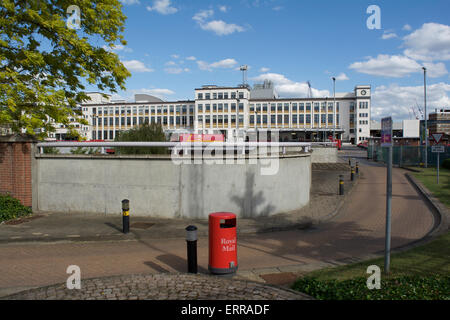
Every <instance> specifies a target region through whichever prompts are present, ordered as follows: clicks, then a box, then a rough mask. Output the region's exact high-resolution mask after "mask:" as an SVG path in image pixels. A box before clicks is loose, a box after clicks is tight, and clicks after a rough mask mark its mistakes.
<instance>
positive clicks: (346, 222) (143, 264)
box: [0, 161, 434, 296]
mask: <svg viewBox="0 0 450 320" xmlns="http://www.w3.org/2000/svg"><path fill="white" fill-rule="evenodd" d="M360 171H361V172H362V176H361V178H360V181H359V182H358V184H357V185H356V187H355V188H356V189H355V190H353V191H352V194H351V197H350V198H348V199H347V200H346V202H345V204H344V205H343V207H342V208H341V209H340V212H339V214H338V215H337V216H335V217H334V218H333V219H331V220H329V221H327V222H325V223H323V224H321V225H319V226H316V227H314V228H312V229H309V230H296V231H283V232H270V233H264V234H256V235H243V236H241V237H239V239H238V263H239V272H238V274H239V273H243V274H244V273H245V272H248V271H251V270H253V269H258V270H263V269H264V268H267V272H266V273H271V270H273V269H274V268H278V272H279V270H289V268H295V267H297V266H305V269H308V268H307V267H308V266H309V265H314V264H316V265H317V263H319V264H320V263H323V262H332V261H345V260H346V259H351V258H354V257H360V256H365V255H367V254H372V253H379V252H381V251H383V250H384V232H385V210H386V209H385V206H386V203H385V196H386V191H385V190H386V169H385V168H384V167H382V166H378V165H371V164H370V163H368V162H366V161H361V162H360ZM404 173H405V171H404V170H403V169H397V168H394V169H393V200H392V248H396V247H400V246H403V245H406V244H408V243H410V242H412V241H415V240H418V239H420V238H422V237H424V236H425V235H426V234H427V233H428V232H429V231H430V230H431V229H432V227H433V224H434V219H433V215H432V212H431V210H430V209H429V208H428V206H427V205H426V204H425V201H424V200H423V199H422V197H421V196H420V195H419V194H418V192H417V191H416V190H415V188H414V187H413V186H412V185H411V184H410V183H409V182H408V180H407V179H406V177H405V176H404ZM198 264H199V272H200V273H208V270H207V268H208V239H207V238H200V239H199V241H198ZM69 265H78V266H79V267H80V268H81V277H82V279H83V278H84V279H87V278H93V277H104V276H113V275H126V274H144V273H169V272H186V243H185V241H184V239H145V240H144V239H142V240H137V241H136V240H132V241H110V242H67V243H40V244H36V243H23V244H7V245H1V246H0V270H2V272H1V273H0V296H1V295H2V292H3V294H6V293H13V292H17V291H19V289H27V288H30V287H37V286H45V285H50V284H56V283H64V282H65V281H66V279H67V277H68V276H69V275H68V274H66V269H67V267H68V266H69ZM283 268H284V269H283Z"/></svg>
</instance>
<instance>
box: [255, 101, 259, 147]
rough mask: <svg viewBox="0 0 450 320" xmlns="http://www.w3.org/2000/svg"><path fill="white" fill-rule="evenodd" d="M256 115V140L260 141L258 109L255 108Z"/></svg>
mask: <svg viewBox="0 0 450 320" xmlns="http://www.w3.org/2000/svg"><path fill="white" fill-rule="evenodd" d="M255 108H256V107H255ZM255 115H256V116H255V130H256V142H259V137H258V110H256V109H255Z"/></svg>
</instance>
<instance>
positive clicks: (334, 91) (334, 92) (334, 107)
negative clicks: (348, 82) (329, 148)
mask: <svg viewBox="0 0 450 320" xmlns="http://www.w3.org/2000/svg"><path fill="white" fill-rule="evenodd" d="M332 79H333V141H334V139H335V138H336V137H335V135H336V78H335V77H333V78H332Z"/></svg>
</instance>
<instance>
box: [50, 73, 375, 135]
mask: <svg viewBox="0 0 450 320" xmlns="http://www.w3.org/2000/svg"><path fill="white" fill-rule="evenodd" d="M88 95H89V96H90V97H91V101H89V102H87V103H84V104H82V105H81V106H80V108H81V110H82V113H83V118H85V119H86V120H87V121H88V123H89V125H88V126H84V125H79V127H78V128H77V130H78V131H79V132H80V134H81V135H82V136H83V137H84V138H86V139H87V140H106V141H108V140H114V138H115V136H116V135H117V133H118V132H120V131H124V130H128V129H130V128H133V127H135V126H138V125H140V124H143V123H151V122H156V123H160V124H161V125H162V126H163V129H164V130H165V131H166V132H167V133H172V134H174V135H173V136H172V137H175V139H176V136H177V134H180V133H198V134H201V133H204V134H224V135H225V138H226V140H227V141H243V140H245V139H250V140H254V139H256V134H259V136H260V137H261V136H262V135H261V133H262V132H267V133H268V134H269V136H270V133H271V132H274V131H276V132H278V133H279V136H280V139H281V140H282V141H311V140H312V141H326V140H327V139H328V137H330V136H331V135H333V133H335V136H336V137H337V138H340V139H342V140H343V141H349V142H352V143H355V144H357V143H360V142H362V141H365V140H367V139H368V138H369V137H370V110H371V99H370V96H371V87H370V86H366V85H358V86H356V87H355V89H354V91H353V92H349V93H336V97H335V100H334V98H333V97H322V98H315V97H312V98H279V97H278V94H277V93H276V91H275V89H274V87H273V85H272V84H271V83H270V82H265V83H264V84H260V85H255V86H254V88H253V89H251V88H250V87H248V86H238V87H220V86H215V85H207V86H203V87H201V88H197V89H195V99H194V100H186V101H169V102H167V101H163V100H161V99H158V98H156V97H153V96H150V95H145V94H138V95H135V101H134V102H126V101H114V100H111V97H110V96H108V97H107V98H104V97H103V95H102V94H101V93H98V92H95V93H89V94H88ZM63 129H64V128H59V129H58V130H57V132H56V133H54V134H53V135H54V136H53V137H52V138H54V139H56V140H63V139H64V131H63ZM249 137H250V138H249Z"/></svg>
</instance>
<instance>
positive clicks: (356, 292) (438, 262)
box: [292, 232, 450, 299]
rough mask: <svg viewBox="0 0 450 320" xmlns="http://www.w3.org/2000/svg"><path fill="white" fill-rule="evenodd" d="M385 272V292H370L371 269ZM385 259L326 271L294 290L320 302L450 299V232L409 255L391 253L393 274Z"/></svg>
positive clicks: (313, 274) (310, 276)
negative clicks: (386, 271) (369, 270)
mask: <svg viewBox="0 0 450 320" xmlns="http://www.w3.org/2000/svg"><path fill="white" fill-rule="evenodd" d="M370 265H377V266H379V267H380V269H381V270H382V275H381V285H382V290H368V289H367V287H366V283H365V281H366V280H367V278H368V277H369V274H367V273H366V271H367V267H368V266H370ZM383 269H384V258H377V259H372V260H368V261H364V262H359V263H354V264H349V265H344V266H339V267H335V268H325V269H321V270H317V271H313V272H310V273H308V274H307V275H306V277H305V278H303V279H302V278H300V279H298V280H297V281H296V283H295V284H294V285H293V287H292V288H293V289H295V290H298V291H301V292H304V293H306V294H310V295H312V296H314V297H316V298H318V299H450V296H449V292H450V287H449V284H450V232H447V233H446V234H444V235H441V236H440V237H438V238H436V239H435V240H433V241H431V242H429V243H427V244H425V245H423V246H419V247H416V248H413V249H410V250H408V251H405V252H400V253H394V254H391V272H390V274H389V275H384V273H383Z"/></svg>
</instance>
